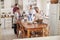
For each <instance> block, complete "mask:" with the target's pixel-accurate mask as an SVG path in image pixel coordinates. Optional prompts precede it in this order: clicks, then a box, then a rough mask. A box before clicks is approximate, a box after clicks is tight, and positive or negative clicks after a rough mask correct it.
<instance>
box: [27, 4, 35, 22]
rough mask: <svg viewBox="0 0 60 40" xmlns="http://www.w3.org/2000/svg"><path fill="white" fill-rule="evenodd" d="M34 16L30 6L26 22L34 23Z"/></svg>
mask: <svg viewBox="0 0 60 40" xmlns="http://www.w3.org/2000/svg"><path fill="white" fill-rule="evenodd" d="M34 14H35V10H34V9H33V8H32V5H30V7H29V10H28V21H30V22H33V21H34Z"/></svg>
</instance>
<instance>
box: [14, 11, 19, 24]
mask: <svg viewBox="0 0 60 40" xmlns="http://www.w3.org/2000/svg"><path fill="white" fill-rule="evenodd" d="M18 19H19V13H18V12H15V14H14V19H13V23H14V24H15V23H16V22H17V20H18Z"/></svg>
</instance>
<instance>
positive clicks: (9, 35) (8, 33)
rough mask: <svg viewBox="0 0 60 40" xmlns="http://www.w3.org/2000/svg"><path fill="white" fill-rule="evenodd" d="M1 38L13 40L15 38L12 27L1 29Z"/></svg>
mask: <svg viewBox="0 0 60 40" xmlns="http://www.w3.org/2000/svg"><path fill="white" fill-rule="evenodd" d="M1 33H2V34H1V38H2V39H1V40H13V39H17V37H16V35H15V34H14V31H13V29H12V28H6V29H1Z"/></svg>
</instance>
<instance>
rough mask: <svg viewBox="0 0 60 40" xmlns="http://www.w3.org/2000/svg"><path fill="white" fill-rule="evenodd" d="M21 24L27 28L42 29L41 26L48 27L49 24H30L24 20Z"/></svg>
mask: <svg viewBox="0 0 60 40" xmlns="http://www.w3.org/2000/svg"><path fill="white" fill-rule="evenodd" d="M18 23H20V21H18ZM21 24H22V25H23V26H24V27H25V28H26V29H36V28H38V29H40V28H46V27H47V24H45V23H43V24H33V23H32V24H28V23H27V22H22V21H21Z"/></svg>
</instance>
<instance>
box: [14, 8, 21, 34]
mask: <svg viewBox="0 0 60 40" xmlns="http://www.w3.org/2000/svg"><path fill="white" fill-rule="evenodd" d="M20 16H21V15H20V9H19V8H17V9H16V12H15V13H14V21H13V23H14V33H15V34H17V30H16V29H17V21H18V20H20Z"/></svg>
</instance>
